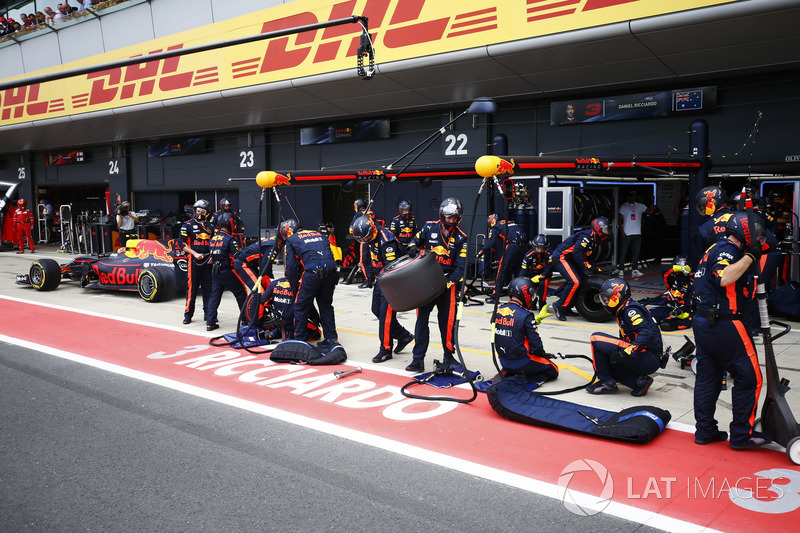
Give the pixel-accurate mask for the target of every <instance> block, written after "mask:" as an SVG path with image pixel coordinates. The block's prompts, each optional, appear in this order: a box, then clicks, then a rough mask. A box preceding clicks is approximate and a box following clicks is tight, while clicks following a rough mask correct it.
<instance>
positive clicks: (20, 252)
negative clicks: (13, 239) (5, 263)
mask: <svg viewBox="0 0 800 533" xmlns="http://www.w3.org/2000/svg"><path fill="white" fill-rule="evenodd" d="M17 253H18V254H24V253H25V250H20V251H19V252H17Z"/></svg>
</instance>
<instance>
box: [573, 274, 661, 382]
mask: <svg viewBox="0 0 800 533" xmlns="http://www.w3.org/2000/svg"><path fill="white" fill-rule="evenodd" d="M598 299H599V300H600V303H602V304H603V307H604V308H605V310H606V311H608V312H609V313H610V314H612V315H614V317H615V318H616V319H617V324H618V325H619V337H612V336H611V335H608V334H606V333H592V336H591V337H589V342H590V343H591V345H592V360H593V364H594V370H595V373H596V374H597V381H594V382H592V383H590V384H589V385H587V386H586V390H587V391H588V392H590V393H592V394H608V393H610V392H616V390H617V382H620V383H622V384H623V385H625V386H626V387H630V388H631V395H632V396H644V395H645V394H647V390H648V389H649V388H650V385H652V384H653V378H651V377H650V376H649V375H648V374H652V373H653V372H655V371H656V370H658V368H659V367H660V366H661V357H662V355H663V349H664V343H663V341H662V339H661V330H660V329H658V324H656V321H655V319H654V318H653V316H652V315H651V314H650V311H648V310H647V308H646V307H645V306H643V305H642V304H640V303H638V302H636V301H635V300H633V299H632V298H631V289H630V287H629V286H628V282H626V281H625V280H623V279H620V278H611V279H609V280H607V281H605V282H604V283H603V285H602V286H601V287H600V294H599V295H598Z"/></svg>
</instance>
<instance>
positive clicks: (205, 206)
mask: <svg viewBox="0 0 800 533" xmlns="http://www.w3.org/2000/svg"><path fill="white" fill-rule="evenodd" d="M192 207H194V213H195V216H196V217H197V219H198V220H203V219H204V218H206V217H208V215H209V210H210V209H211V204H210V203H208V200H202V199H201V200H197V201H196V202H195V203H194V206H192ZM198 209H202V210H203V213H202V214H201V213H198V212H197V210H198Z"/></svg>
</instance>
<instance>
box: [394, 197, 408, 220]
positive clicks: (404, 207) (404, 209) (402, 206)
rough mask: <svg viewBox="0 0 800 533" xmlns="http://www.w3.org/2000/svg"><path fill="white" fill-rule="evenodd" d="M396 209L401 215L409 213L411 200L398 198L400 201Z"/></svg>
mask: <svg viewBox="0 0 800 533" xmlns="http://www.w3.org/2000/svg"><path fill="white" fill-rule="evenodd" d="M397 210H398V211H399V212H400V214H401V215H403V216H404V217H407V216H408V215H410V214H411V202H409V201H408V200H400V203H399V204H397Z"/></svg>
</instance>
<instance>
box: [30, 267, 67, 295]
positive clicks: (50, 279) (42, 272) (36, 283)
mask: <svg viewBox="0 0 800 533" xmlns="http://www.w3.org/2000/svg"><path fill="white" fill-rule="evenodd" d="M28 276H29V278H30V281H31V286H32V287H33V288H34V289H36V290H37V291H52V290H53V289H55V288H56V287H58V284H59V283H61V267H60V266H58V262H56V261H54V260H53V259H39V260H38V261H34V262H33V264H32V265H31V269H30V271H29V272H28Z"/></svg>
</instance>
